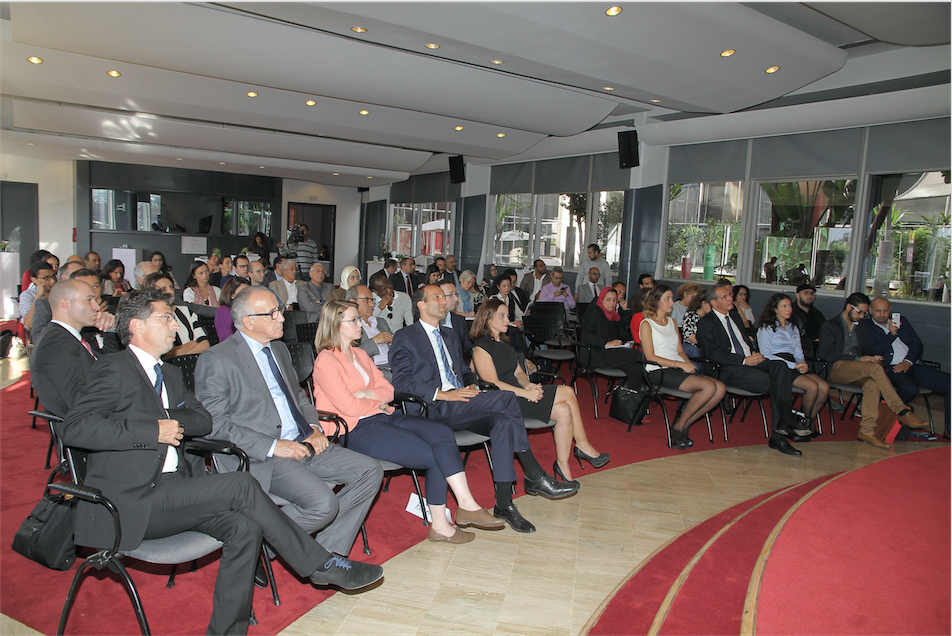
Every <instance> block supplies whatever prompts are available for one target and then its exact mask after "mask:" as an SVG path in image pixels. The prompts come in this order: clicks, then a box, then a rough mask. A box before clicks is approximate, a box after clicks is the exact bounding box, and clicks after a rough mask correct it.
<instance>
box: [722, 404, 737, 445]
mask: <svg viewBox="0 0 952 636" xmlns="http://www.w3.org/2000/svg"><path fill="white" fill-rule="evenodd" d="M719 406H720V409H721V422H723V423H724V441H725V442H726V441H727V421H728V418H727V411H725V410H724V403H723V402H721V403H720V405H719ZM733 417H734V416H733V415H731V418H733Z"/></svg>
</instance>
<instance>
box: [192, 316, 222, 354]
mask: <svg viewBox="0 0 952 636" xmlns="http://www.w3.org/2000/svg"><path fill="white" fill-rule="evenodd" d="M197 318H198V326H199V327H201V328H202V329H204V330H205V335H207V336H208V342H209V344H211V345H212V346H214V345H217V344H218V343H219V342H220V341H219V339H218V330H217V329H215V317H214V316H203V315H201V314H197Z"/></svg>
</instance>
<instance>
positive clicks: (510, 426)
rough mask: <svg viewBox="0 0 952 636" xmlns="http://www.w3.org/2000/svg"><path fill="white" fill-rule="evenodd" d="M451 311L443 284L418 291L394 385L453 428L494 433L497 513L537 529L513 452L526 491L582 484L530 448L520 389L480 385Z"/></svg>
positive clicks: (396, 356) (398, 350)
mask: <svg viewBox="0 0 952 636" xmlns="http://www.w3.org/2000/svg"><path fill="white" fill-rule="evenodd" d="M446 311H447V310H446V298H445V297H444V296H443V290H442V289H440V288H439V287H437V286H436V285H427V286H426V287H422V288H420V289H418V290H417V291H416V293H414V294H413V314H414V317H416V318H419V320H418V321H417V322H415V323H413V324H412V325H408V326H407V327H404V328H403V329H401V330H400V331H398V332H396V333H395V334H394V335H393V344H392V345H391V346H390V368H391V369H392V370H393V385H394V389H395V390H396V391H398V392H401V393H410V394H412V395H415V396H417V397H419V398H421V399H423V400H425V401H426V403H427V404H428V405H429V415H430V417H433V418H435V419H438V420H441V421H442V422H443V423H445V424H446V425H447V426H449V427H450V428H452V429H453V430H457V431H459V430H464V429H468V430H471V431H473V432H475V433H480V434H482V435H488V436H489V438H490V440H491V442H492V458H493V481H495V482H496V508H495V510H494V511H493V513H494V514H495V515H496V516H497V517H499V518H500V519H503V520H505V521H506V522H507V523H508V524H509V525H510V526H512V529H513V530H515V531H516V532H535V526H533V525H532V524H531V523H529V522H528V521H526V519H525V518H523V516H522V515H521V514H520V513H519V510H518V509H517V508H516V506H515V504H514V503H512V484H513V482H515V481H516V471H515V468H514V467H513V464H512V455H513V453H515V454H516V456H517V457H518V458H519V462H520V463H521V464H522V467H523V469H524V470H525V482H524V485H525V489H526V494H529V495H542V496H544V497H548V498H550V499H562V498H564V497H568V496H570V495H573V494H575V493H576V492H577V491H578V486H577V485H574V484H567V483H559V482H557V481H555V479H553V478H552V477H550V476H549V475H547V474H546V473H545V472H544V471H543V470H542V467H541V466H539V462H538V461H536V458H535V456H533V454H532V449H531V448H529V436H528V435H527V433H526V427H525V423H524V422H523V420H522V412H521V411H520V410H519V403H518V402H517V400H516V396H515V394H513V393H510V392H509V391H480V390H479V389H477V388H476V384H475V383H476V375H475V374H474V373H473V372H472V371H471V370H470V368H469V367H468V366H466V365H465V364H463V352H462V351H461V350H460V344H459V339H457V338H454V337H452V334H449V333H447V331H448V330H445V329H441V328H440V322H441V321H442V320H443V319H444V318H445V317H446ZM409 406H410V407H412V406H415V405H412V404H411V405H409Z"/></svg>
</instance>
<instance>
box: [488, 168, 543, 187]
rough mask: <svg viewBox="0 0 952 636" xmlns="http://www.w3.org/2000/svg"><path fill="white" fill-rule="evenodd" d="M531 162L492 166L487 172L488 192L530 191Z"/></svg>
mask: <svg viewBox="0 0 952 636" xmlns="http://www.w3.org/2000/svg"><path fill="white" fill-rule="evenodd" d="M532 165H533V164H532V162H531V161H530V162H526V163H511V164H507V165H504V166H493V167H492V169H491V171H490V174H489V194H517V193H519V192H532Z"/></svg>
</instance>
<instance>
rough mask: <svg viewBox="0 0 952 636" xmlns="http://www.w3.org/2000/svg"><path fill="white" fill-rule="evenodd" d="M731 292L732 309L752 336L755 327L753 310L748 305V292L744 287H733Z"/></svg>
mask: <svg viewBox="0 0 952 636" xmlns="http://www.w3.org/2000/svg"><path fill="white" fill-rule="evenodd" d="M732 292H733V294H734V307H735V308H736V309H737V313H739V314H740V317H741V319H742V320H743V321H744V326H745V327H747V329H748V330H750V332H751V335H753V330H754V327H755V326H756V325H755V324H754V310H753V309H751V308H750V305H749V304H748V303H749V301H750V290H749V289H747V286H746V285H734V289H733V290H732Z"/></svg>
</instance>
